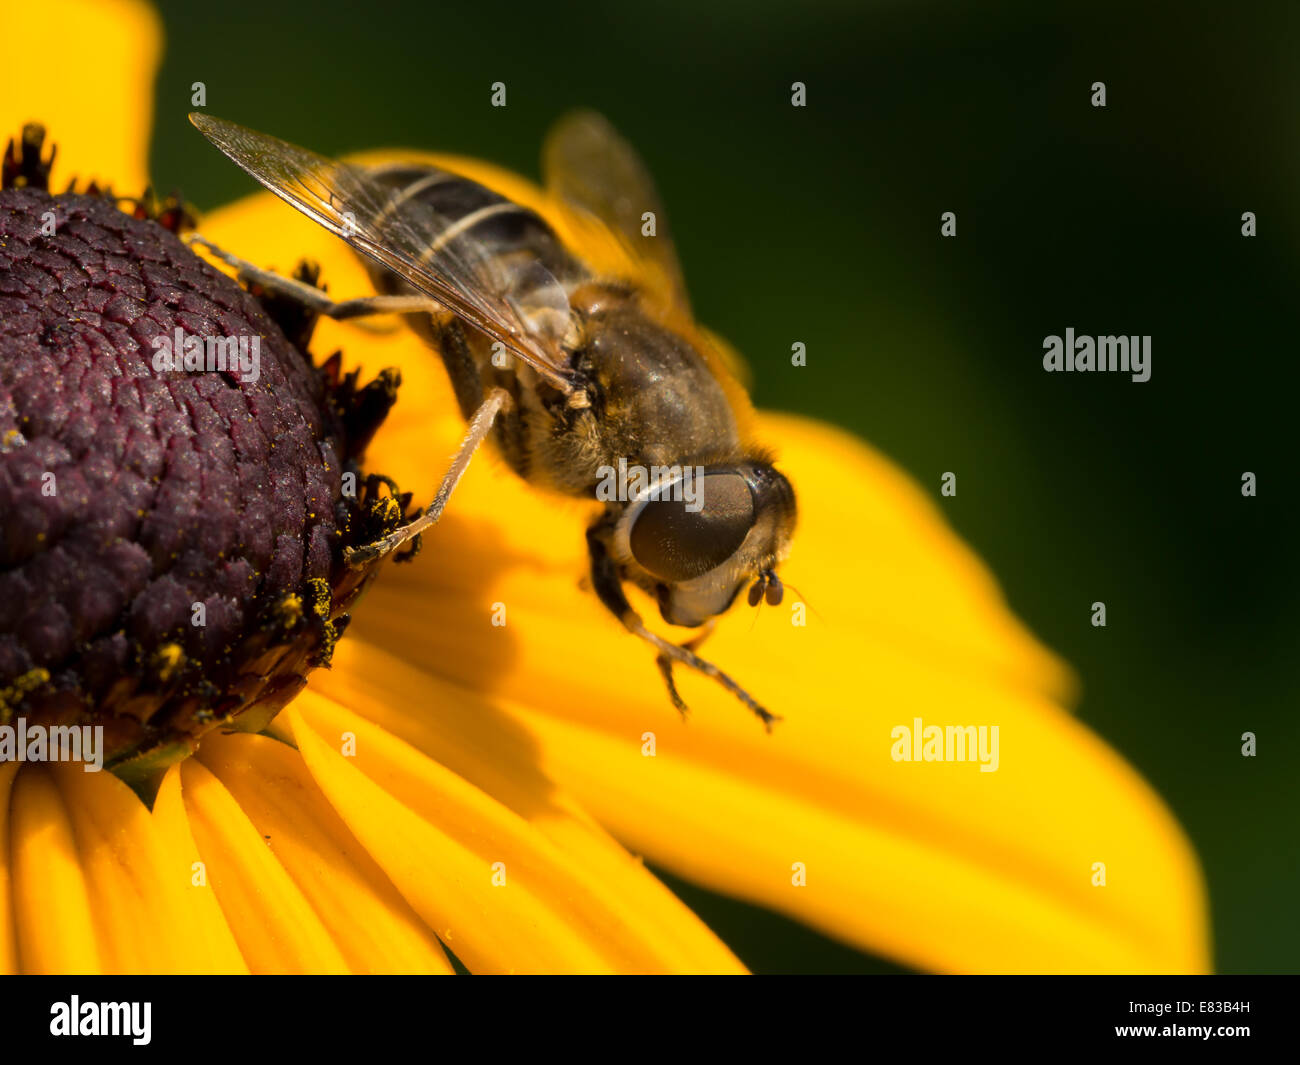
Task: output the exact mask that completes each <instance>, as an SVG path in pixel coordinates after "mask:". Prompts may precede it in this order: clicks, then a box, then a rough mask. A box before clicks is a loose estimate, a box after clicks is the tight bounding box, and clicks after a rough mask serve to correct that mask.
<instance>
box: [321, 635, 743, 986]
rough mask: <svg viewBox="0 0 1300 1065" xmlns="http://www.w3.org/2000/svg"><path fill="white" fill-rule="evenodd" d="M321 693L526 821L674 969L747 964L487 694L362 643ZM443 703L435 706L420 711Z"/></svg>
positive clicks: (342, 654) (349, 651)
mask: <svg viewBox="0 0 1300 1065" xmlns="http://www.w3.org/2000/svg"><path fill="white" fill-rule="evenodd" d="M312 687H313V689H315V690H318V691H320V692H322V693H323V694H327V695H329V696H330V697H331V699H332V700H333V701H335V702H336V703H338V704H339V705H341V706H346V707H348V708H349V709H350V710H351V711H353V712H355V713H357V714H360V715H361V716H362V717H364V718H365V719H366V720H367V721H370V722H373V723H374V724H376V725H378V726H380V727H381V728H383V729H384V730H386V731H387V732H389V733H391V734H392V735H393V736H396V737H399V738H400V739H402V740H403V741H405V742H406V743H409V744H410V745H411V746H413V747H415V748H416V749H417V750H419V751H421V752H422V753H423V754H424V755H426V756H427V757H429V758H432V759H433V760H434V761H436V762H438V763H439V764H440V765H443V766H446V767H447V768H448V769H450V770H452V771H453V772H455V773H456V774H458V775H459V776H460V777H462V778H464V779H465V780H467V781H469V782H470V783H472V784H473V785H475V786H476V787H477V788H479V789H480V790H481V791H483V792H485V793H486V794H488V795H491V796H492V798H493V799H495V800H496V801H497V802H499V803H501V804H503V805H505V806H506V807H508V808H509V809H510V810H512V811H514V813H516V814H518V815H519V816H520V817H522V818H524V819H525V820H526V821H527V822H528V823H529V824H530V825H531V826H533V827H534V828H536V829H537V830H538V831H540V832H541V833H542V834H543V835H544V836H545V837H546V838H547V839H548V840H550V841H551V842H552V843H553V844H555V845H556V846H557V847H559V848H560V849H561V850H562V851H563V852H564V854H565V864H566V865H567V866H569V867H571V868H573V869H575V870H581V871H582V873H583V876H584V878H585V879H586V881H587V882H588V884H589V888H590V889H591V890H595V891H597V892H598V893H599V894H600V896H601V899H602V905H604V906H606V907H609V908H611V909H614V910H617V911H619V912H620V913H621V914H622V917H623V919H624V920H625V921H626V922H627V923H628V924H629V925H632V924H635V923H639V924H640V925H641V926H642V928H643V931H642V932H641V935H642V937H648V938H650V939H651V940H652V941H653V943H654V944H655V951H656V953H657V954H658V955H659V956H660V959H661V965H662V967H663V968H664V969H665V970H667V971H671V972H682V973H689V972H702V973H723V972H739V971H743V970H742V967H741V966H740V963H739V962H738V961H737V960H736V958H735V957H734V955H732V953H731V952H730V951H729V950H728V949H727V948H726V947H725V946H724V945H723V944H722V943H721V941H719V940H718V938H717V937H716V936H715V935H714V934H713V933H712V932H711V931H710V930H709V929H708V928H707V927H706V926H705V925H704V924H703V923H702V922H701V921H700V920H699V918H698V917H696V916H695V914H694V913H692V912H691V910H690V909H688V908H687V907H686V906H685V905H683V904H682V902H681V901H680V900H679V899H678V898H677V897H676V896H675V895H673V893H672V892H671V891H669V890H668V889H667V888H665V887H664V886H663V884H662V883H660V882H659V881H658V880H657V879H656V878H655V877H653V876H651V875H650V874H649V873H648V872H647V871H646V869H645V867H644V866H643V865H642V864H641V863H640V862H639V861H637V860H635V859H634V858H632V857H631V856H630V855H629V854H628V853H627V851H626V850H625V849H624V848H623V847H621V846H620V845H619V844H618V843H616V842H615V841H614V840H613V839H612V838H611V837H610V836H609V835H608V834H607V833H606V832H605V831H604V830H602V829H601V828H600V827H599V826H598V825H597V824H596V823H595V822H594V821H593V820H592V819H591V818H590V817H589V816H588V815H587V814H586V812H585V811H583V810H582V809H581V807H579V806H578V804H577V803H575V802H574V801H573V800H572V798H571V797H569V796H568V795H566V794H565V793H564V792H563V791H562V790H560V789H558V788H557V787H556V786H555V784H554V783H553V782H552V781H551V780H550V779H549V778H548V777H546V776H545V774H543V773H542V772H540V770H539V769H538V767H537V764H536V763H537V752H536V749H535V746H534V744H533V743H532V740H531V738H530V737H529V736H528V735H527V734H525V733H523V732H521V731H520V730H518V729H516V728H513V727H512V726H511V724H510V722H509V721H508V720H507V719H506V718H505V717H504V716H503V715H502V714H501V713H500V712H499V711H498V710H497V708H496V706H495V705H493V703H492V702H491V701H490V700H488V699H486V698H484V697H483V696H481V695H477V694H475V693H472V692H469V691H467V690H465V689H463V688H459V687H457V686H454V685H451V684H449V683H447V682H446V681H440V680H439V679H438V678H436V677H434V676H430V675H429V674H425V673H421V672H419V671H418V670H415V669H413V668H412V667H411V666H410V665H408V664H407V663H405V662H402V661H400V660H399V659H395V658H393V657H392V656H391V655H389V654H387V653H386V652H384V651H382V650H380V649H379V648H377V647H373V646H370V645H368V644H366V643H364V642H363V641H361V640H353V639H351V638H349V639H347V640H345V641H343V642H342V643H341V644H340V645H339V647H338V648H337V650H336V658H335V661H334V668H333V669H331V670H329V671H328V672H325V671H322V672H320V673H317V674H316V675H315V676H314V677H313V680H312ZM431 706H436V707H437V712H436V713H429V712H421V711H420V710H419V709H414V710H413V708H422V707H431Z"/></svg>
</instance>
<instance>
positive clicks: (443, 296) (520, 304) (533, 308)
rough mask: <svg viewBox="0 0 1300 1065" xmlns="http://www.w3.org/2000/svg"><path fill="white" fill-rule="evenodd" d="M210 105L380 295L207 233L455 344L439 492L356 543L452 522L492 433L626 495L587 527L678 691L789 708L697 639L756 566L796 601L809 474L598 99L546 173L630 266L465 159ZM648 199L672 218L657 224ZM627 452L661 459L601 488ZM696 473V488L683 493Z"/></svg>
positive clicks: (552, 467)
mask: <svg viewBox="0 0 1300 1065" xmlns="http://www.w3.org/2000/svg"><path fill="white" fill-rule="evenodd" d="M190 120H191V122H193V124H194V125H195V126H196V127H197V128H198V129H199V131H200V132H201V133H202V134H203V135H204V136H205V137H207V138H208V140H210V141H211V142H212V143H213V144H215V145H216V146H217V147H218V148H219V149H221V151H222V152H224V153H225V154H226V155H227V156H229V157H230V158H231V159H232V160H234V162H236V163H237V164H238V165H239V166H240V167H242V168H243V169H244V170H245V171H247V172H248V173H249V174H250V175H252V177H254V178H256V179H257V180H258V181H259V182H260V183H261V184H262V185H264V186H265V187H266V188H267V189H269V190H270V191H271V192H273V193H275V195H276V196H278V197H280V198H281V199H282V200H284V201H285V202H286V203H288V204H290V206H292V207H295V208H297V209H298V210H299V211H301V212H302V213H304V214H305V215H307V216H308V217H309V218H311V219H313V220H314V221H316V222H317V223H319V224H320V225H322V226H324V227H325V228H326V229H328V230H330V231H331V232H333V233H335V234H336V235H338V236H340V237H342V238H343V239H344V240H345V241H346V242H347V243H348V244H349V245H350V246H351V247H352V248H353V250H355V251H357V252H359V253H360V254H361V255H362V256H364V257H365V258H366V259H367V260H369V262H368V263H367V266H368V267H369V269H370V274H371V279H372V282H373V284H374V287H375V291H376V293H378V295H375V296H370V297H362V298H359V299H352V300H347V301H344V302H339V303H336V302H333V301H332V300H330V299H329V297H327V296H326V295H325V294H324V292H323V291H321V290H319V289H316V288H313V287H311V286H308V285H305V284H302V283H301V282H296V281H293V280H291V279H288V278H282V277H278V276H277V275H274V274H271V273H268V272H266V271H263V270H261V269H259V268H258V267H256V266H254V265H253V264H250V263H247V262H244V261H242V260H239V259H236V258H234V257H233V256H230V255H227V254H226V253H224V252H222V251H221V250H220V249H218V248H216V247H215V246H213V245H211V244H209V243H208V242H207V241H205V240H203V239H202V238H201V237H198V236H195V237H194V238H193V239H194V240H195V241H196V242H197V243H200V244H202V245H204V246H206V247H208V248H209V249H210V250H211V251H212V252H213V253H214V254H216V255H217V256H218V257H219V258H221V259H223V260H225V261H227V262H228V263H230V264H231V265H234V266H236V267H238V268H239V270H240V274H241V276H242V277H243V278H244V279H245V280H254V281H257V282H258V283H260V284H262V285H263V286H264V287H266V288H269V289H272V290H278V291H283V292H287V293H290V294H293V295H296V296H297V297H299V298H301V299H302V300H304V301H305V302H306V303H307V304H308V305H309V306H311V307H312V308H313V309H315V310H317V311H319V312H321V313H323V314H326V315H328V316H331V317H335V318H351V317H357V316H361V315H365V314H378V313H402V314H406V315H408V321H409V322H410V323H411V324H412V325H413V326H414V327H415V328H416V329H417V330H418V331H419V332H420V333H421V334H422V335H423V337H424V338H425V339H426V340H427V341H428V342H429V343H430V344H431V345H432V346H433V348H434V349H435V350H436V351H437V352H438V353H439V354H440V356H441V357H442V360H443V362H444V364H445V366H446V369H447V372H448V374H449V375H450V378H451V381H452V385H453V387H454V390H455V394H456V398H457V402H458V404H459V406H460V408H461V412H462V414H464V416H465V417H466V419H467V420H468V422H469V428H468V431H467V434H466V436H465V439H464V441H463V443H462V445H461V447H460V449H459V450H458V452H457V454H456V457H455V458H454V459H453V461H452V463H451V467H450V468H449V470H448V472H447V474H446V476H445V477H444V479H443V481H442V483H441V485H440V487H439V489H438V492H437V494H436V495H435V497H434V500H433V502H432V504H430V506H429V507H428V509H427V510H425V511H424V512H423V513H422V514H421V515H420V516H419V517H417V518H416V519H415V520H413V521H411V522H410V523H408V524H406V525H404V526H402V527H401V528H399V529H397V530H396V531H395V532H393V533H392V534H391V535H389V536H387V537H385V538H384V539H382V540H380V541H378V542H377V543H375V544H372V545H368V546H366V547H362V548H359V549H357V550H355V551H353V552H352V553H351V554H350V556H349V557H348V561H349V562H350V563H351V564H360V563H363V562H366V561H369V560H373V559H374V558H376V557H378V556H382V555H385V554H388V553H389V552H391V551H393V550H394V549H396V548H397V547H399V546H401V545H402V544H403V543H405V542H406V541H408V540H409V539H411V538H412V537H414V536H416V535H417V534H419V533H420V532H421V531H423V530H425V529H427V528H428V527H429V526H431V525H433V524H434V523H435V522H437V520H438V518H439V517H440V515H441V514H442V511H443V508H444V507H445V506H446V504H447V500H448V498H449V497H450V495H451V493H452V491H453V489H454V488H455V486H456V484H457V482H458V481H459V479H460V477H461V475H462V474H463V473H464V471H465V468H466V467H467V465H468V464H469V460H470V457H471V456H472V454H473V453H474V450H475V449H476V448H477V446H478V445H479V444H480V443H481V442H482V441H483V440H484V439H485V438H486V437H487V436H489V435H491V436H492V438H493V440H494V442H495V444H496V445H497V446H498V447H499V448H500V451H501V453H502V455H503V456H504V458H505V459H506V461H507V463H508V464H509V465H510V467H511V468H512V469H513V470H514V471H515V472H516V473H517V474H518V475H519V476H520V477H522V478H524V479H525V480H527V481H529V482H530V483H532V484H535V485H538V486H540V487H542V488H546V489H550V490H554V491H558V492H562V493H565V494H568V495H572V496H578V497H584V498H588V499H593V498H601V499H603V500H604V502H605V507H604V510H603V512H602V513H601V515H600V516H599V518H598V519H597V520H596V521H595V523H594V524H593V525H592V526H591V527H590V528H589V529H588V530H587V545H588V551H589V554H590V561H591V580H592V585H593V588H594V590H595V592H596V594H597V595H598V597H599V598H600V600H601V602H602V603H603V604H604V605H605V607H606V608H607V609H608V610H609V611H610V612H611V613H613V614H614V616H615V617H617V618H618V619H619V621H620V622H622V624H623V625H624V626H625V627H626V628H627V629H628V631H630V632H631V633H633V634H635V635H636V636H639V637H640V638H641V639H643V640H645V641H646V642H648V643H649V644H651V645H652V646H653V647H654V648H655V649H656V651H657V652H658V654H657V659H656V660H657V663H658V666H659V669H660V671H661V673H662V674H663V677H664V680H665V682H666V684H667V687H668V693H669V696H670V698H671V699H672V701H673V704H674V705H675V706H676V707H677V709H678V710H680V711H681V712H682V713H685V712H686V709H687V708H686V705H685V703H684V702H683V701H682V699H681V697H680V695H679V694H678V692H677V687H676V684H675V682H674V680H673V673H672V667H673V664H674V663H677V664H680V665H683V666H686V667H688V668H691V669H694V670H697V671H699V672H701V673H703V674H705V675H707V676H709V677H712V678H713V679H714V680H716V681H718V682H719V683H720V684H722V685H723V686H724V687H725V688H727V689H728V690H729V691H730V692H732V694H734V695H735V696H736V697H737V698H738V699H740V700H741V702H743V703H744V704H745V705H746V706H747V707H749V709H750V710H751V711H753V712H754V713H755V714H756V715H757V716H758V717H759V718H760V719H761V720H762V721H763V723H764V725H765V726H767V728H768V729H769V731H770V729H771V724H772V722H773V721H774V720H775V719H776V718H775V715H773V714H771V713H769V712H768V711H767V710H766V709H765V708H764V707H763V706H761V705H760V704H759V703H758V702H757V701H756V700H755V699H754V698H752V697H751V696H750V695H749V693H748V692H746V691H745V689H744V688H742V687H741V686H740V685H739V684H738V683H736V682H735V681H734V680H732V678H731V677H729V676H727V674H725V673H723V672H722V671H721V670H720V669H718V668H717V666H715V665H713V664H712V663H711V662H708V661H707V660H705V659H703V658H701V657H700V656H699V655H698V654H696V648H697V647H698V646H699V643H700V642H702V640H703V638H704V636H707V634H708V632H709V630H710V628H711V627H712V624H713V620H714V619H715V617H716V616H717V615H720V614H722V613H723V612H725V611H726V610H727V609H728V608H729V607H730V606H731V604H732V603H733V602H734V601H735V599H736V597H737V596H738V595H739V593H740V591H741V590H742V588H744V587H745V586H746V585H749V593H748V601H749V603H750V605H751V606H756V605H758V604H759V603H760V601H761V600H766V601H767V602H768V603H770V604H772V605H776V604H778V603H780V601H781V597H782V584H781V580H780V578H779V577H778V576H777V574H776V569H777V566H778V565H779V564H780V562H781V561H782V560H783V559H784V558H785V556H786V554H787V551H788V549H789V544H790V538H791V534H792V533H793V530H794V524H795V500H794V491H793V489H792V488H791V486H790V482H789V481H788V480H787V479H786V478H785V477H784V476H783V475H782V474H781V473H779V472H778V471H777V470H776V469H775V467H774V466H773V465H772V462H771V460H770V459H769V458H768V456H767V453H766V452H764V451H762V450H760V449H758V448H755V447H753V446H752V445H749V444H748V443H747V442H746V441H744V440H743V439H742V433H741V427H740V417H741V415H742V414H743V413H744V412H745V410H747V399H746V397H745V396H744V393H743V389H739V388H738V386H737V385H736V384H735V382H734V380H733V379H731V378H730V377H729V375H728V373H727V371H726V369H725V368H724V366H723V361H724V359H723V358H722V357H720V354H719V349H718V348H716V347H715V346H714V345H713V342H712V341H710V340H709V339H708V338H707V334H705V333H703V332H701V331H700V330H699V329H698V328H696V327H694V325H693V323H692V320H691V317H690V312H689V306H688V303H687V301H686V296H685V289H684V285H683V283H682V275H681V271H680V268H679V266H678V263H677V260H676V253H675V252H674V250H673V246H672V243H671V241H670V239H669V238H668V235H667V232H666V228H665V223H664V220H663V213H662V211H661V209H660V207H659V201H658V197H657V195H656V192H655V189H654V186H653V183H652V182H651V180H650V178H649V176H648V173H647V171H646V169H645V167H644V166H643V164H642V163H641V161H640V159H639V158H638V157H637V155H636V154H635V152H634V151H633V150H632V148H631V147H630V146H629V145H628V144H627V143H626V142H625V141H624V140H623V139H622V138H621V137H620V136H619V135H618V133H617V132H616V131H615V130H614V129H613V128H612V127H611V126H610V125H609V123H608V122H606V121H605V120H604V119H603V118H601V117H600V116H599V115H596V114H593V113H590V112H580V113H577V114H574V115H571V116H569V117H568V118H566V119H564V120H562V121H561V122H560V123H559V124H558V125H557V126H556V128H555V129H554V130H553V131H552V133H551V135H550V137H549V139H548V141H547V145H546V150H545V153H544V167H545V171H546V186H547V191H548V193H550V195H551V197H552V198H553V200H554V201H555V202H556V203H557V204H559V205H563V209H566V210H569V211H572V212H575V214H576V216H577V217H578V218H580V219H581V220H582V224H584V225H585V226H587V227H588V230H590V228H591V227H592V226H596V227H598V228H599V230H600V231H601V232H602V234H603V235H604V237H605V238H606V239H612V240H613V241H614V242H616V243H617V244H618V245H619V246H620V247H621V248H622V249H623V250H624V251H625V253H626V256H627V261H628V262H629V263H631V264H634V268H633V269H629V270H626V271H621V273H623V274H626V275H627V276H609V275H608V273H606V272H601V271H599V270H596V269H594V268H591V267H589V266H588V265H586V263H585V261H584V256H583V255H581V254H580V252H579V250H578V248H577V247H574V246H569V245H566V243H565V242H564V241H563V240H562V239H561V238H560V237H559V235H558V234H557V231H556V228H555V227H553V226H552V224H551V223H550V222H548V221H547V219H546V218H543V217H542V214H541V213H539V212H537V211H534V210H532V209H531V208H529V207H527V206H524V205H522V204H520V203H517V202H514V201H512V200H510V199H507V198H505V197H503V196H501V195H499V194H498V193H496V192H494V191H492V190H491V189H489V188H487V187H485V186H484V185H482V184H479V183H477V182H475V181H472V180H470V179H469V178H467V177H463V176H459V175H457V174H455V173H452V172H451V171H449V170H443V169H440V168H438V167H434V166H431V165H415V164H390V165H384V166H373V167H366V166H358V165H353V164H349V163H343V162H337V161H334V160H330V159H326V158H324V157H322V156H319V155H316V154H315V153H314V152H310V151H307V150H306V149H303V148H299V147H296V146H294V145H292V144H288V143H286V142H284V141H281V140H278V139H277V138H275V137H271V136H268V135H266V134H263V133H257V132H254V131H253V130H250V129H245V128H244V127H242V126H238V125H235V124H234V123H231V122H226V121H223V120H221V119H217V118H213V117H211V116H208V115H205V114H200V113H194V114H191V115H190ZM647 212H650V213H652V214H653V216H654V218H655V222H656V226H655V231H656V234H657V235H654V236H643V235H642V233H643V225H644V220H645V219H646V218H647V217H650V215H649V214H647ZM570 243H572V242H570ZM649 277H654V278H657V279H658V280H659V281H660V282H662V283H660V284H657V285H656V284H652V283H650V282H648V281H647V280H646V278H649ZM615 468H617V469H627V468H636V469H638V470H643V471H654V472H652V474H651V476H649V477H648V478H646V479H644V480H643V481H641V482H638V483H637V485H636V487H635V490H634V491H627V492H623V493H616V494H615V497H614V498H610V497H609V495H608V493H606V494H605V495H602V494H601V493H600V492H598V486H599V485H600V483H601V482H602V480H603V479H604V478H606V477H607V475H608V471H609V470H611V469H615ZM692 471H694V472H695V473H696V474H697V476H696V478H695V480H696V482H697V483H696V484H695V485H694V488H695V499H694V500H693V503H692V500H691V499H690V497H689V495H684V494H683V492H682V491H681V489H682V487H683V481H684V479H685V480H689V479H690V474H691V472H692ZM626 581H630V582H631V583H633V584H635V585H637V586H639V587H641V588H642V589H644V590H645V591H646V592H648V593H649V594H650V595H651V596H653V597H654V598H655V600H656V601H657V603H658V606H659V612H660V614H661V615H662V616H663V619H664V621H666V622H668V623H669V624H671V625H680V626H686V627H699V626H705V628H704V629H703V631H702V632H701V633H700V634H699V635H697V636H696V637H695V638H694V639H692V640H690V641H687V642H685V643H683V644H680V645H679V644H676V643H673V642H671V641H669V640H666V639H664V638H663V637H661V636H659V635H658V634H656V633H654V632H651V631H650V630H649V629H648V628H646V626H645V624H644V623H643V621H642V619H641V617H640V615H639V614H638V613H637V612H636V610H635V609H634V608H633V607H632V606H631V604H630V603H629V602H628V600H627V597H626V595H625V594H624V590H623V584H624V582H626Z"/></svg>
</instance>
